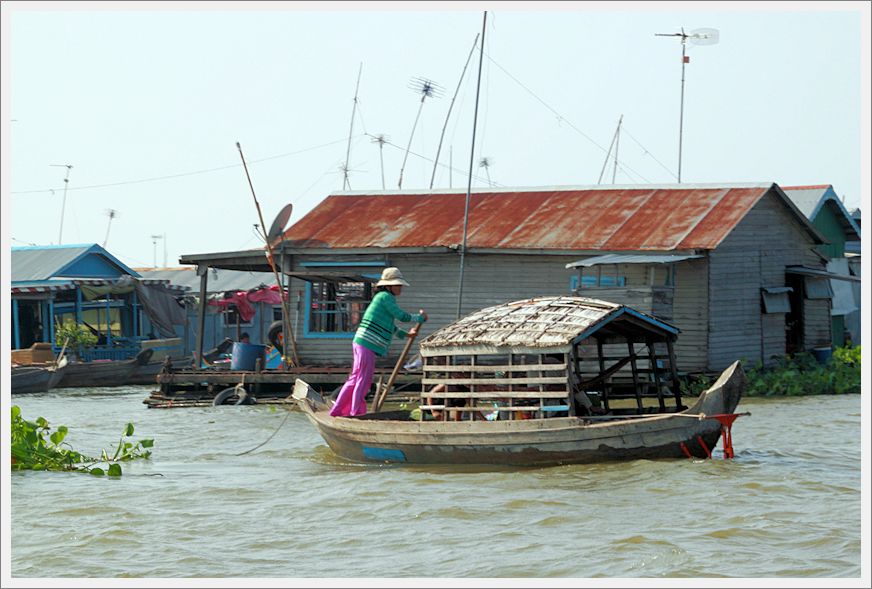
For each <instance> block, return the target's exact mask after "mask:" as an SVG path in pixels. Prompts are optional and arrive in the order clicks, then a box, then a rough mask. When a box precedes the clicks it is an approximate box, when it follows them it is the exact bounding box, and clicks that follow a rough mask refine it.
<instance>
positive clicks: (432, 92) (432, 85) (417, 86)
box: [397, 78, 442, 188]
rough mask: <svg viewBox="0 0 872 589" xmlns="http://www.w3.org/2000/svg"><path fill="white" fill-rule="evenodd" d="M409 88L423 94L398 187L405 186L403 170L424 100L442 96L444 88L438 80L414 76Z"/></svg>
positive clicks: (410, 135) (404, 157)
mask: <svg viewBox="0 0 872 589" xmlns="http://www.w3.org/2000/svg"><path fill="white" fill-rule="evenodd" d="M409 88H411V89H412V90H414V91H415V92H417V93H418V94H420V95H421V104H420V106H418V114H417V115H416V116H415V123H414V124H413V125H412V132H411V133H409V145H407V146H406V155H404V156H403V165H402V166H401V167H400V181H399V182H398V183H397V188H402V187H403V171H404V170H405V169H406V160H407V159H408V158H409V150H410V149H411V148H412V137H414V136H415V127H417V126H418V119H420V118H421V110H422V109H423V108H424V100H426V99H427V98H440V97H441V96H442V88H440V87H439V85H438V84H436V82H434V81H432V80H428V79H427V78H412V80H411V81H410V82H409Z"/></svg>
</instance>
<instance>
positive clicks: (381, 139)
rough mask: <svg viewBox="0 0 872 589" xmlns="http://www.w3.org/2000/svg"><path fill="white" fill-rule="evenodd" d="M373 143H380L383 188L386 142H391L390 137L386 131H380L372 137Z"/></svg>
mask: <svg viewBox="0 0 872 589" xmlns="http://www.w3.org/2000/svg"><path fill="white" fill-rule="evenodd" d="M371 142H372V143H378V161H379V163H380V164H381V177H382V190H384V189H385V158H384V148H385V143H389V142H390V137H388V136H387V135H385V134H384V133H380V134H378V135H376V136H375V137H373V138H372V140H371Z"/></svg>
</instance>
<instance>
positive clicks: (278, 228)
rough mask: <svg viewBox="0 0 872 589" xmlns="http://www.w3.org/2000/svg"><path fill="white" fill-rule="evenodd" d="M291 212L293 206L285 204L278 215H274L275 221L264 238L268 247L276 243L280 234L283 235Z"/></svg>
mask: <svg viewBox="0 0 872 589" xmlns="http://www.w3.org/2000/svg"><path fill="white" fill-rule="evenodd" d="M293 210H294V205H292V204H287V205H285V207H284V208H283V209H282V210H281V211H279V214H278V215H276V218H275V220H274V221H273V222H272V225H271V226H270V228H269V233H267V236H266V240H267V242H268V243H269V244H270V245H272V243H273V242H274V241H276V239H277V238H278V237H280V236H281V235H282V233H284V231H285V227H287V225H288V220H290V218H291V211H293Z"/></svg>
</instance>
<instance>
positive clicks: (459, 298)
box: [457, 10, 487, 319]
mask: <svg viewBox="0 0 872 589" xmlns="http://www.w3.org/2000/svg"><path fill="white" fill-rule="evenodd" d="M485 27H487V10H485V11H484V16H483V17H482V21H481V51H480V53H479V55H478V82H477V83H476V86H475V111H474V114H473V116H472V145H471V146H470V148H469V177H468V178H467V180H466V202H465V204H464V207H463V243H462V244H461V245H460V281H459V284H458V285H457V318H458V319H460V309H461V307H462V305H463V262H464V257H465V256H466V235H467V232H468V231H469V199H470V194H471V192H472V162H474V161H475V128H476V125H477V124H478V96H479V93H480V92H481V64H482V62H483V61H484V32H485Z"/></svg>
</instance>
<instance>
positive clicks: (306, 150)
mask: <svg viewBox="0 0 872 589" xmlns="http://www.w3.org/2000/svg"><path fill="white" fill-rule="evenodd" d="M343 141H348V138H347V137H345V138H343V139H337V140H335V141H330V142H328V143H322V144H320V145H315V146H312V147H307V148H305V149H300V150H297V151H289V152H287V153H280V154H277V155H271V156H267V157H262V158H260V159H256V160H251V162H250V163H252V164H256V163H260V162H266V161H269V160H274V159H278V158H283V157H290V156H292V155H299V154H301V153H306V152H308V151H314V150H316V149H322V148H324V147H329V146H331V145H335V144H337V143H341V142H343ZM241 165H242V164H230V165H226V166H219V167H216V168H208V169H204V170H195V171H193V172H182V173H180V174H168V175H166V176H156V177H152V178H142V179H140V180H125V181H122V182H111V183H107V184H91V185H88V186H75V187H71V188H69V191H70V192H72V191H74V190H89V189H94V188H108V187H111V186H124V185H129V184H142V183H145V182H157V181H159V180H171V179H173V178H184V177H186V176H196V175H199V174H210V173H212V172H220V171H221V170H229V169H231V168H238V167H240V166H241ZM40 192H54V189H53V188H45V189H42V190H18V191H13V192H11V193H10V194H36V193H40Z"/></svg>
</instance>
